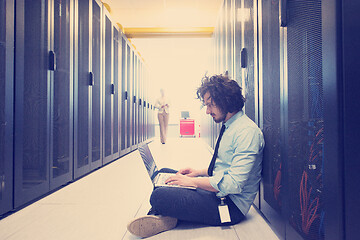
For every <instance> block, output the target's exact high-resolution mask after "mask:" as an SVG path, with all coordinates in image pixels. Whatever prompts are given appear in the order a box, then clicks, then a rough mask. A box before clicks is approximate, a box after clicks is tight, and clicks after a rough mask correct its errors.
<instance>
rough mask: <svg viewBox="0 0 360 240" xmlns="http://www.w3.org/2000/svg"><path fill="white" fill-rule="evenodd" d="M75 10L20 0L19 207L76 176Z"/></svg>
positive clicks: (65, 5)
mask: <svg viewBox="0 0 360 240" xmlns="http://www.w3.org/2000/svg"><path fill="white" fill-rule="evenodd" d="M72 9H73V5H72V2H71V1H65V2H62V3H61V5H60V3H58V2H55V1H46V2H44V3H43V4H41V3H35V2H28V1H26V2H25V1H17V2H16V34H15V37H16V46H15V58H16V60H15V61H16V62H15V66H16V68H15V80H16V82H17V85H16V89H15V102H16V104H15V139H14V142H15V153H16V154H15V155H14V158H15V169H14V172H15V176H14V178H15V199H14V202H15V207H18V206H20V205H22V204H24V203H25V202H28V201H30V200H33V199H34V198H36V197H39V196H41V195H42V194H44V193H46V192H48V191H49V190H50V189H54V188H56V187H58V186H60V185H62V184H64V183H66V182H67V181H69V180H70V179H71V178H72V168H71V166H72V161H73V160H72V148H71V146H72V128H73V127H72V121H73V120H72V92H71V90H72V76H71V70H72V69H71V66H72V59H71V55H70V52H71V49H72V48H71V34H72V33H71V22H72V18H71V13H72ZM34 26H40V27H35V28H34Z"/></svg>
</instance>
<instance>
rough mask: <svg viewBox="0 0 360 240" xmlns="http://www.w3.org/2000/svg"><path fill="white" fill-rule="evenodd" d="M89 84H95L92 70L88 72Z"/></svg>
mask: <svg viewBox="0 0 360 240" xmlns="http://www.w3.org/2000/svg"><path fill="white" fill-rule="evenodd" d="M89 85H90V86H94V85H95V78H94V73H92V72H89Z"/></svg>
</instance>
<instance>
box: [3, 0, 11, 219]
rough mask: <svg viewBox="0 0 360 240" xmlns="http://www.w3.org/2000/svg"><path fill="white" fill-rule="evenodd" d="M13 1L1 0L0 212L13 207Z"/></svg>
mask: <svg viewBox="0 0 360 240" xmlns="http://www.w3.org/2000/svg"><path fill="white" fill-rule="evenodd" d="M13 26H14V1H8V0H6V1H5V0H0V215H1V214H3V213H5V212H7V211H9V210H11V209H12V208H13V201H12V199H13V198H12V196H13V161H12V159H13V104H14V103H13V87H14V64H13V63H14V28H13Z"/></svg>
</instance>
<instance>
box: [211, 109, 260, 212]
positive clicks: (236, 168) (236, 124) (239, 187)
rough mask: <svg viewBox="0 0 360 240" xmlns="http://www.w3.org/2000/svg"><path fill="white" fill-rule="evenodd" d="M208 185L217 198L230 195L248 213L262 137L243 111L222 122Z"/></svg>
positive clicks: (256, 181) (255, 188) (257, 178)
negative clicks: (222, 126)
mask: <svg viewBox="0 0 360 240" xmlns="http://www.w3.org/2000/svg"><path fill="white" fill-rule="evenodd" d="M225 127H226V129H225V132H224V135H223V136H222V139H221V141H220V145H219V150H218V157H217V159H216V162H215V168H214V172H213V176H212V177H210V178H209V179H210V184H211V186H212V187H213V188H215V189H216V190H218V191H219V192H218V193H217V196H218V197H224V196H229V197H230V199H231V200H232V201H233V202H234V203H235V205H236V206H237V207H238V208H239V209H240V211H241V212H242V213H243V214H244V215H245V214H247V213H248V211H249V209H250V206H251V204H252V202H253V201H254V199H255V197H256V193H257V192H258V190H259V183H260V180H261V168H262V166H261V163H262V152H263V148H264V146H265V142H264V137H263V134H262V132H261V130H260V129H259V127H258V126H257V125H256V124H255V123H254V122H253V121H252V120H251V119H250V118H249V117H248V116H246V115H245V114H244V113H243V112H242V111H239V112H238V113H236V114H235V115H234V116H232V117H231V118H230V119H229V120H228V121H227V122H226V123H225Z"/></svg>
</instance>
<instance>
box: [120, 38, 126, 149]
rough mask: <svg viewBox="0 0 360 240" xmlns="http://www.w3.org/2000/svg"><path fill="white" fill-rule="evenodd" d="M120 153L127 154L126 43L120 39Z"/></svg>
mask: <svg viewBox="0 0 360 240" xmlns="http://www.w3.org/2000/svg"><path fill="white" fill-rule="evenodd" d="M121 52H122V54H121V141H120V146H121V153H122V154H123V153H124V154H125V153H126V152H127V110H128V108H127V102H128V92H127V42H126V39H125V38H124V36H122V37H121Z"/></svg>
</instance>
